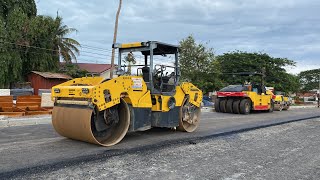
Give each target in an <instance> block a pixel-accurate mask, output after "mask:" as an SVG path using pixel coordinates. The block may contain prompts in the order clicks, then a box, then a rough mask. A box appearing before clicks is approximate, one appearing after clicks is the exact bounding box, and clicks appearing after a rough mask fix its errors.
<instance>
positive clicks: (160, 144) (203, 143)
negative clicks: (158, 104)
mask: <svg viewBox="0 0 320 180" xmlns="http://www.w3.org/2000/svg"><path fill="white" fill-rule="evenodd" d="M312 117H320V111H319V110H318V109H316V108H312V109H292V110H289V111H283V112H274V113H263V112H262V113H254V114H251V115H247V116H245V115H234V114H221V113H214V112H209V113H203V114H202V119H201V121H202V122H201V125H200V127H199V129H198V130H197V131H196V132H194V133H182V132H176V131H173V130H167V129H152V130H149V131H145V132H136V133H130V134H128V135H127V136H126V137H125V139H124V140H123V141H122V142H121V143H119V144H118V145H115V146H112V147H108V148H105V147H99V146H96V145H91V144H88V143H83V142H79V141H74V140H69V139H66V138H63V137H60V136H59V135H58V134H56V133H55V132H54V130H53V128H52V126H51V125H50V124H48V125H35V126H22V127H9V128H1V129H0V162H1V164H0V179H3V178H18V179H19V178H25V179H29V178H40V179H42V178H52V179H57V178H62V179H63V178H67V179H68V178H73V179H78V178H82V177H83V178H85V179H87V178H90V177H97V178H101V179H105V178H107V177H110V178H121V179H126V178H128V179H141V178H145V179H149V178H156V179H177V178H178V179H180V178H181V179H185V178H187V179H188V178H189V179H199V178H200V179H237V178H239V179H241V178H244V179H252V178H257V179H259V178H260V179H269V178H270V179H277V177H280V179H292V178H289V177H293V178H306V179H308V178H311V179H312V178H314V177H320V174H319V173H318V172H320V164H319V156H320V155H319V153H318V150H319V146H320V143H319V132H320V131H319V128H320V127H319V126H320V125H319V124H320V123H319V120H306V121H301V122H296V123H291V124H283V125H280V124H282V123H286V122H292V121H299V120H304V119H310V118H312ZM274 124H279V126H274V127H268V126H270V125H274ZM261 127H268V128H265V129H258V130H255V129H256V128H261ZM317 128H318V129H317ZM286 129H288V131H287V130H286ZM247 130H252V131H248V132H246V131H247ZM250 133H251V134H250ZM317 133H318V134H317ZM291 137H292V139H291ZM309 138H313V139H312V140H310V141H309ZM298 144H301V145H305V146H303V147H304V148H302V149H299V148H298V149H296V150H295V148H296V147H295V146H293V145H298ZM317 144H319V146H316V145H317ZM285 148H289V149H287V150H286V149H285ZM290 148H291V149H290ZM315 149H316V150H317V151H315ZM300 150H301V151H300ZM287 151H288V152H287ZM295 151H296V152H298V155H296V156H297V157H296V158H293V159H286V156H284V155H285V154H286V153H287V156H288V157H287V158H289V157H291V156H290V155H293V156H295V154H292V153H291V154H290V152H295ZM304 153H310V154H304ZM281 154H284V155H283V156H281ZM282 157H283V159H281V158H282ZM286 162H287V163H288V165H287V166H284V165H285V163H286ZM259 163H260V164H259ZM275 163H276V165H277V166H275ZM277 163H278V164H277ZM299 163H304V164H303V165H301V164H299ZM298 164H299V166H298ZM267 165H268V166H267ZM292 166H297V169H296V170H294V171H293V172H291V173H290V172H289V170H288V169H289V167H292ZM259 167H260V170H256V169H257V168H258V169H259ZM266 167H268V168H266ZM304 167H305V168H304ZM283 168H287V169H283ZM306 168H307V169H306ZM304 169H306V170H304ZM298 170H301V173H299V172H300V171H298ZM251 171H252V172H251ZM282 171H283V172H286V173H289V174H288V175H290V176H286V177H282V176H280V175H281V174H282V173H281V172H282ZM272 172H273V173H275V174H278V176H277V175H274V176H271V175H268V173H272ZM276 172H279V173H276ZM295 173H296V174H295ZM297 173H298V174H297ZM303 173H310V174H308V176H307V174H305V176H298V175H300V174H303ZM287 177H288V178H287ZM278 179H279V178H278Z"/></svg>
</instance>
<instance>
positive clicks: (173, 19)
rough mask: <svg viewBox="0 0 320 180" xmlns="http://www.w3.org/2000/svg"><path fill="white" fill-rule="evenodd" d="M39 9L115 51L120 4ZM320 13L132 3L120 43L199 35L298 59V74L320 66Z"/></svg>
mask: <svg viewBox="0 0 320 180" xmlns="http://www.w3.org/2000/svg"><path fill="white" fill-rule="evenodd" d="M37 5H38V12H39V14H48V15H52V16H55V15H56V12H57V10H59V14H60V15H62V16H63V17H64V20H65V23H66V24H67V25H69V26H70V27H75V28H77V29H78V30H79V34H78V35H76V37H77V39H78V40H79V41H80V42H81V43H82V44H86V45H92V46H98V47H101V48H105V49H109V50H110V49H111V42H112V38H113V28H114V18H115V14H116V10H117V6H118V1H117V0H114V1H103V0H95V1H86V0H55V1H48V0H47V1H45V0H41V1H39V2H38V3H37ZM319 9H320V1H318V0H306V1H292V0H282V1H278V0H269V1H265V0H243V1H238V0H175V1H172V0H171V1H169V0H167V1H166V0H130V1H129V0H127V1H123V8H122V10H121V15H120V21H119V32H118V42H128V41H145V40H159V41H165V42H169V43H174V44H177V43H178V42H179V41H180V40H181V39H182V38H185V37H186V36H187V35H189V34H193V35H194V36H195V37H196V39H197V40H198V41H199V42H209V46H211V47H213V48H214V49H215V51H216V53H218V54H222V53H224V52H228V51H233V50H242V51H249V52H252V51H262V52H266V53H269V54H271V55H272V56H276V57H287V58H288V59H291V60H295V61H297V62H298V66H297V68H295V69H293V70H290V72H293V73H295V72H298V71H300V70H306V69H308V68H319V67H320V62H319V60H318V57H320V51H319V50H320V38H318V36H319V35H318V34H319V32H320V24H319V23H318V22H319V21H320V16H319V12H318V11H319ZM87 50H88V49H87ZM97 52H99V51H98V50H97ZM100 53H101V52H100ZM103 53H106V54H108V55H110V53H109V52H103ZM82 54H85V53H82ZM82 58H85V57H82ZM86 58H88V59H90V57H86ZM91 59H92V58H91ZM101 59H102V60H103V61H104V60H105V59H107V57H101Z"/></svg>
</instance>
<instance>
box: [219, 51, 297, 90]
mask: <svg viewBox="0 0 320 180" xmlns="http://www.w3.org/2000/svg"><path fill="white" fill-rule="evenodd" d="M217 60H218V62H219V63H220V64H221V71H222V73H223V75H222V76H221V78H222V80H223V82H224V83H226V84H236V83H241V82H243V78H241V77H235V76H231V75H228V73H238V72H260V73H263V74H264V75H265V77H264V81H265V84H266V86H273V87H274V88H275V90H276V91H283V92H287V93H288V92H297V91H298V89H299V83H298V79H297V77H296V76H294V75H291V74H289V73H287V72H286V70H285V67H287V66H295V62H294V61H292V60H289V59H286V58H274V57H271V56H269V55H268V54H266V53H248V52H241V51H234V52H230V53H225V54H223V55H220V56H218V57H217ZM254 80H255V81H258V79H254Z"/></svg>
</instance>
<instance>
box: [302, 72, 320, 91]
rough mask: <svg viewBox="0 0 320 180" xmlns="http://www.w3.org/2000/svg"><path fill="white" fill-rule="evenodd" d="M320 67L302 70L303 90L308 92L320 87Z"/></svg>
mask: <svg viewBox="0 0 320 180" xmlns="http://www.w3.org/2000/svg"><path fill="white" fill-rule="evenodd" d="M319 76H320V69H312V70H308V71H302V72H300V73H299V75H298V77H299V81H300V83H301V90H302V91H304V92H306V91H310V90H314V89H319V81H320V79H319V78H320V77H319Z"/></svg>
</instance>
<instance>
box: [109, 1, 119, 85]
mask: <svg viewBox="0 0 320 180" xmlns="http://www.w3.org/2000/svg"><path fill="white" fill-rule="evenodd" d="M121 5H122V0H119V7H118V11H117V15H116V22H115V25H114V34H113V44H115V43H116V42H117V33H118V20H119V15H120V10H121ZM114 54H115V49H114V48H112V55H111V68H110V79H112V78H113V70H114Z"/></svg>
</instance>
